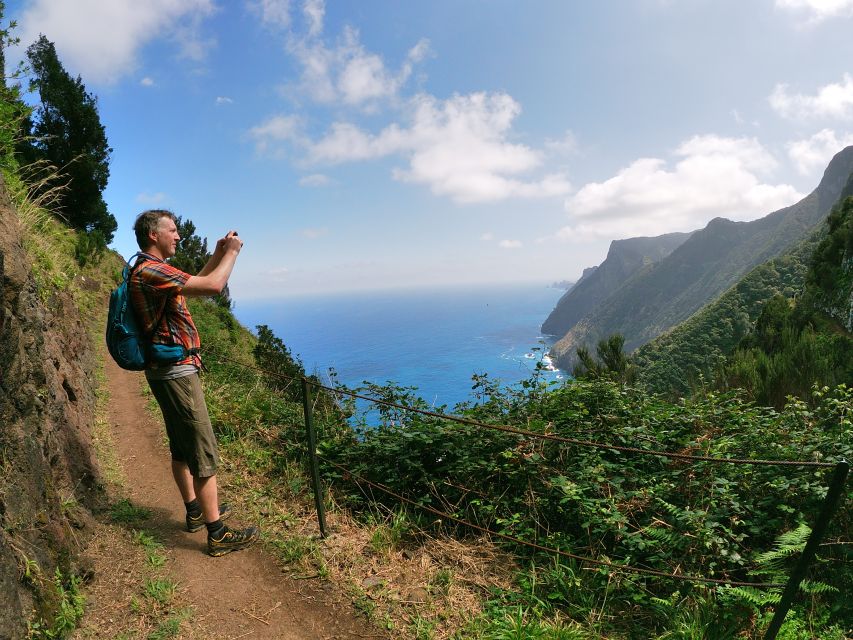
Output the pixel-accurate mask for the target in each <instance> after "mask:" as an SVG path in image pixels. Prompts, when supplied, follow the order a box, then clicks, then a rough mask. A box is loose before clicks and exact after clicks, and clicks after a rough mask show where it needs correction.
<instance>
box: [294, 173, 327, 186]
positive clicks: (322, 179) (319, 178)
mask: <svg viewBox="0 0 853 640" xmlns="http://www.w3.org/2000/svg"><path fill="white" fill-rule="evenodd" d="M330 184H332V180H331V178H329V176H327V175H324V174H322V173H313V174H311V175H310V176H304V177H302V178H300V179H299V185H300V186H302V187H327V186H329V185H330Z"/></svg>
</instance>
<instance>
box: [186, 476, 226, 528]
mask: <svg viewBox="0 0 853 640" xmlns="http://www.w3.org/2000/svg"><path fill="white" fill-rule="evenodd" d="M187 473H189V470H187ZM192 484H193V487H194V489H195V495H196V496H197V497H198V501H199V504H201V511H202V513H204V521H205V522H207V523H212V522H216V521H217V520H219V495H218V493H217V488H216V476H208V477H207V478H193V479H192Z"/></svg>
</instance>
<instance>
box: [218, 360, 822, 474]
mask: <svg viewBox="0 0 853 640" xmlns="http://www.w3.org/2000/svg"><path fill="white" fill-rule="evenodd" d="M216 357H218V358H219V359H220V361H224V362H230V363H231V364H236V365H238V366H241V367H245V368H247V369H251V370H253V371H256V372H258V373H263V374H266V375H270V376H274V377H277V378H282V379H284V380H290V381H294V382H297V381H299V380H303V379H304V380H305V381H307V382H308V384H310V385H311V386H312V387H316V388H318V389H323V390H325V391H328V392H330V393H333V394H341V395H345V396H349V397H351V398H357V399H359V400H365V401H367V402H371V403H373V404H377V405H382V406H386V407H391V408H394V409H400V410H402V411H406V412H409V413H416V414H420V415H423V416H428V417H431V418H439V419H442V420H447V421H449V422H455V423H457V424H465V425H469V426H474V427H479V428H481V429H491V430H493V431H503V432H504V433H512V434H515V435H519V436H524V437H527V438H536V439H539V440H550V441H553V442H560V443H562V444H571V445H576V446H580V447H590V448H595V449H609V450H612V451H620V452H622V453H634V454H638V455H645V456H659V457H662V458H671V459H674V460H688V461H695V462H710V463H715V464H746V465H755V466H780V467H813V468H824V469H826V468H832V467H834V466H835V464H834V463H832V462H817V461H813V460H759V459H751V458H717V457H713V456H697V455H692V454H688V453H677V452H673V451H657V450H651V449H640V448H638V447H627V446H623V445H616V444H608V443H606V442H595V441H593V440H582V439H578V438H568V437H565V436H558V435H554V434H550V433H538V432H536V431H529V430H526V429H519V428H517V427H512V426H509V425H499V424H487V423H485V422H480V421H478V420H472V419H470V418H462V417H459V416H453V415H448V414H445V413H438V412H435V411H427V410H425V409H417V408H415V407H407V406H406V405H403V404H399V403H397V402H390V401H388V400H380V399H379V398H371V397H370V396H366V395H363V394H360V393H356V392H354V391H350V390H349V389H341V388H340V387H331V386H328V385H325V384H322V383H319V382H316V381H314V380H311V379H310V378H307V377H303V378H298V377H296V376H289V375H286V374H283V373H278V372H276V371H266V370H264V369H261V368H258V367H253V366H251V365H247V364H245V363H242V362H239V361H237V360H232V359H230V358H226V357H223V356H214V358H216Z"/></svg>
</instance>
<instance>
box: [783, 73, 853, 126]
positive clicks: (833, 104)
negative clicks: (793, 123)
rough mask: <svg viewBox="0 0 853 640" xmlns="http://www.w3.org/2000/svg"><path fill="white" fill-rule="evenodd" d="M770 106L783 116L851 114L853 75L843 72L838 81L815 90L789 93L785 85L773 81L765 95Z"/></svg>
mask: <svg viewBox="0 0 853 640" xmlns="http://www.w3.org/2000/svg"><path fill="white" fill-rule="evenodd" d="M768 100H769V101H770V106H771V107H773V110H774V111H776V113H778V114H779V115H780V116H782V117H783V118H790V119H809V118H837V119H843V120H848V119H850V118H853V77H851V76H850V74H847V73H845V74H844V77H843V79H842V80H841V82H833V83H830V84H828V85H826V86H823V87H820V88H819V89H818V91H817V93H816V94H814V95H805V94H802V93H796V94H792V93H790V92H789V90H788V85H786V84H778V85H776V87H775V89H774V90H773V93H772V94H770V97H769V98H768Z"/></svg>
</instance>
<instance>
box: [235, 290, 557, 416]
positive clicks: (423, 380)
mask: <svg viewBox="0 0 853 640" xmlns="http://www.w3.org/2000/svg"><path fill="white" fill-rule="evenodd" d="M562 294H563V291H562V290H559V289H554V288H549V287H546V286H544V285H541V286H539V285H535V284H534V285H492V286H478V287H464V288H463V287H453V288H435V289H417V290H400V291H381V292H367V293H364V292H361V293H346V294H334V295H316V296H313V295H307V296H298V297H289V298H284V299H277V300H272V301H270V300H266V301H250V302H246V303H240V304H238V305H236V306H235V309H234V312H235V313H236V315H237V317H238V319H239V320H240V322H242V323H243V324H244V325H246V326H248V327H250V328H252V329H253V330H254V328H255V326H257V325H259V324H265V325H267V326H269V327H270V328H271V329H272V330H273V332H274V333H275V334H276V335H277V336H278V337H279V338H281V339H282V340H283V341H284V343H285V344H286V345H287V346H288V348H289V349H290V350H291V352H292V353H293V354H294V355H298V356H299V357H300V358H301V360H302V362H303V364H304V365H305V369H306V371H307V372H309V373H316V374H318V375H319V376H320V377H321V379H323V380H328V379H329V378H328V372H329V369H330V368H333V369H334V370H335V372H336V373H337V379H338V381H339V382H341V383H343V384H345V385H347V386H350V387H357V386H359V385H361V384H362V383H363V382H364V381H368V382H372V383H377V384H384V383H386V382H388V381H393V382H394V383H396V384H399V385H402V386H413V387H417V389H418V395H420V396H421V397H422V398H423V399H425V400H426V401H427V402H428V403H430V404H432V405H434V406H436V407H438V406H441V405H446V406H447V407H448V408H450V409H452V408H453V407H454V406H456V404H457V403H459V402H463V401H466V400H471V399H473V396H472V392H471V386H472V380H471V376H472V375H473V374H474V373H478V374H481V373H488V374H489V376H490V377H491V378H498V379H500V380H501V381H502V382H503V383H505V384H515V383H518V382H519V381H521V380H523V379H526V378H528V377H529V376H530V375H531V373H532V372H533V370H534V369H535V366H536V362H537V361H539V360H541V359H542V357H543V355H544V354H545V353H547V351H548V348H549V347H550V346H551V344H552V343H551V342H550V341H549V340H548V338H547V337H546V336H543V335H542V334H541V333H540V329H539V328H540V326H541V324H542V322H543V321H544V320H545V318H546V317H547V315H548V313H550V311H551V310H552V309H553V308H554V305H555V304H556V302H557V300H558V299H559V298H560V296H561V295H562ZM544 364H546V365H549V364H550V362H549V361H548V360H547V358H546V359H545V362H544ZM545 375H546V379H549V380H556V379H559V378H562V376H563V374H562V372H560V371H558V370H556V369H553V370H551V371H548V372H546V374H545Z"/></svg>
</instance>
